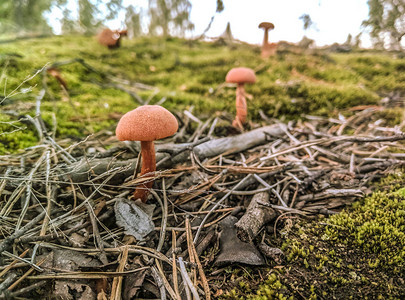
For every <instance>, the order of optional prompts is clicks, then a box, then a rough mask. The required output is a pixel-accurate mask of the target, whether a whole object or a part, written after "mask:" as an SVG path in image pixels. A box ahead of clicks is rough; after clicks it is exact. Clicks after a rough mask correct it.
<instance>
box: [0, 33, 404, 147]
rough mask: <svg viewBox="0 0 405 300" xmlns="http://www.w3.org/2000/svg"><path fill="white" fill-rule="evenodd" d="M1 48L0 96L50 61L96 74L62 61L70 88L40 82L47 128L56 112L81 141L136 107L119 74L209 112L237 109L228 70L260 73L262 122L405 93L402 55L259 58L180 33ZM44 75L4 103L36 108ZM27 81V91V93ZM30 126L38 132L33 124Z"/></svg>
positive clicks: (250, 88) (395, 118) (62, 132)
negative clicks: (114, 44) (115, 42)
mask: <svg viewBox="0 0 405 300" xmlns="http://www.w3.org/2000/svg"><path fill="white" fill-rule="evenodd" d="M0 53H7V54H4V55H1V56H0V66H1V68H2V72H3V74H4V75H3V81H2V82H0V88H1V89H2V90H4V91H5V92H6V94H7V93H9V92H11V91H13V90H14V89H16V88H17V87H18V86H19V85H20V84H21V83H22V82H23V81H24V79H25V78H26V77H27V76H29V75H33V74H35V72H36V71H37V70H40V69H41V68H42V67H43V66H45V65H49V64H53V63H55V62H63V61H69V60H72V59H77V58H80V59H82V60H83V61H84V62H86V63H87V64H88V65H90V66H91V67H93V68H94V69H95V70H96V71H97V72H94V71H93V70H91V69H88V68H86V67H85V66H83V65H82V64H80V63H78V62H72V63H70V64H67V65H62V66H60V67H59V70H60V72H61V75H62V77H63V78H64V79H65V80H66V82H67V85H68V95H66V94H64V93H63V92H62V90H61V88H60V86H59V83H58V82H57V81H56V80H55V79H54V78H52V77H49V76H48V78H47V79H46V80H45V82H46V84H47V86H48V93H47V94H46V95H45V97H44V99H43V101H42V114H43V118H44V119H45V120H46V122H47V124H48V125H49V126H52V124H53V123H52V118H53V117H52V115H53V114H54V119H56V120H57V127H56V133H57V138H63V137H66V136H76V137H79V138H81V137H83V136H85V135H87V134H91V133H94V132H97V131H99V130H102V129H110V130H112V129H113V128H114V125H115V124H116V122H117V117H118V116H119V115H120V114H123V113H125V112H126V111H128V110H130V109H133V108H135V107H137V106H138V105H139V103H137V101H135V100H133V99H131V97H130V96H129V95H128V94H127V93H125V92H123V91H122V90H120V89H117V88H114V87H113V86H112V85H111V84H112V83H113V84H118V85H122V84H123V82H124V81H129V82H131V84H129V85H125V84H124V86H125V87H126V88H127V89H133V88H134V86H135V83H143V84H149V85H151V86H153V87H154V88H155V89H158V90H159V92H158V93H155V91H150V90H141V89H135V90H134V91H136V92H137V94H138V95H139V96H140V97H142V98H143V99H148V98H149V97H151V99H150V103H151V104H153V103H156V102H158V101H160V100H161V99H162V98H166V101H165V102H164V104H163V105H164V106H165V107H166V108H168V109H169V110H176V111H182V110H184V109H187V108H189V107H190V106H194V107H195V110H194V113H196V114H198V116H199V117H200V118H205V117H209V116H211V115H212V114H213V113H215V112H217V111H227V112H229V113H230V114H234V113H235V105H234V101H235V89H234V88H231V87H224V86H223V85H222V84H223V83H224V79H225V75H226V73H227V72H228V71H229V70H230V69H231V68H233V67H239V66H245V67H250V68H253V69H255V70H256V71H257V72H256V74H257V82H256V83H255V84H253V85H247V86H246V91H247V93H249V94H250V95H252V97H251V98H249V100H248V110H249V113H248V118H249V119H251V120H253V121H258V120H260V115H259V110H262V111H264V112H265V113H266V114H267V115H269V116H271V117H276V118H279V119H287V120H289V119H297V118H300V117H301V116H302V114H314V115H328V116H335V115H336V114H337V113H338V112H339V111H340V110H342V109H347V108H350V107H352V106H355V105H359V104H361V105H364V104H376V103H377V102H378V100H379V98H380V97H379V96H377V94H379V93H380V92H386V91H403V90H404V82H405V78H404V76H405V75H404V74H405V72H403V70H404V65H405V59H403V58H402V59H401V58H396V57H393V56H391V55H390V54H381V53H380V54H374V53H350V54H336V55H329V54H325V53H322V52H319V53H314V54H305V55H300V54H295V53H290V52H288V51H285V52H282V53H279V54H278V55H276V56H274V57H271V58H270V59H269V60H268V61H266V62H264V61H263V60H262V59H261V58H260V55H259V48H258V47H256V46H250V45H235V46H233V47H227V46H222V45H218V44H215V43H207V42H191V41H187V40H182V39H177V38H175V39H166V40H165V39H161V38H150V37H142V38H137V39H135V40H128V39H124V40H123V42H122V47H121V48H119V49H116V50H114V51H110V50H109V49H107V48H104V47H101V46H100V45H99V44H98V43H97V41H96V39H95V38H94V37H85V36H55V37H48V38H41V39H27V40H19V41H15V42H12V43H7V44H1V45H0ZM111 77H113V78H114V80H112V79H111ZM5 79H7V81H5ZM42 79H43V78H42V76H41V74H37V75H36V76H34V77H33V78H32V79H31V80H29V81H28V82H26V83H24V84H23V85H22V86H21V87H19V88H18V89H17V92H20V93H19V94H17V95H15V96H14V97H12V98H11V99H8V101H5V103H3V107H2V108H3V109H4V110H7V109H15V107H20V109H19V111H18V113H19V114H22V115H23V114H27V113H28V114H31V115H33V114H34V110H33V107H34V103H35V97H36V95H37V94H38V93H39V91H40V89H41V88H42V82H43V81H42ZM29 88H31V89H32V92H31V93H27V91H29ZM21 92H23V93H21ZM348 113H350V112H348ZM381 117H382V118H384V117H386V118H387V122H389V124H398V122H400V121H401V120H402V118H403V116H400V115H399V114H398V110H397V111H396V112H392V113H391V112H389V113H387V114H386V115H384V112H381ZM10 119H11V120H12V121H17V119H16V118H14V119H13V118H10ZM77 120H80V122H77ZM26 133H27V134H28V135H32V136H35V135H36V134H35V132H34V131H33V129H32V128H30V127H28V128H27V129H26ZM13 134H14V133H12V134H11V135H13ZM20 146H22V145H20ZM10 147H11V143H6V144H5V146H3V148H4V149H6V150H4V151H8V150H7V149H9V150H10V151H15V150H16V148H10ZM13 147H16V146H13Z"/></svg>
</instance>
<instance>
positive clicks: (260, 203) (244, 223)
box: [235, 187, 277, 242]
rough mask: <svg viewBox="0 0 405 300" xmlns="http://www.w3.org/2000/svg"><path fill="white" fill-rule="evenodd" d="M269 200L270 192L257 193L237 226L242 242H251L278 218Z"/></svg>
mask: <svg viewBox="0 0 405 300" xmlns="http://www.w3.org/2000/svg"><path fill="white" fill-rule="evenodd" d="M259 188H262V187H259ZM269 199H270V196H269V193H268V192H261V193H257V194H255V195H254V196H253V197H252V200H251V201H250V203H249V206H248V208H247V210H246V213H245V214H244V215H243V216H242V217H241V218H240V219H239V221H238V222H236V224H235V227H236V228H237V232H238V237H239V238H240V239H241V240H242V241H244V242H251V241H252V240H253V239H254V238H255V237H256V236H257V234H258V233H259V231H260V229H261V228H262V227H263V226H264V225H265V224H266V223H268V222H270V221H271V220H273V219H275V218H276V217H277V212H276V211H275V210H274V209H273V208H271V207H270V204H271V203H270V200H269Z"/></svg>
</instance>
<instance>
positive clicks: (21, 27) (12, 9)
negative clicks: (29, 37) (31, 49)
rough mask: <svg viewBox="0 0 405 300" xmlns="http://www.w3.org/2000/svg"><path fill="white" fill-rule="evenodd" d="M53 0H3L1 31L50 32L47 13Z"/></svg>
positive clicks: (1, 5)
mask: <svg viewBox="0 0 405 300" xmlns="http://www.w3.org/2000/svg"><path fill="white" fill-rule="evenodd" d="M52 2H53V0H1V1H0V31H1V32H8V33H18V34H23V33H40V34H50V33H52V28H51V27H50V26H49V25H48V23H47V20H46V16H45V13H46V12H48V11H49V10H50V8H51V4H52Z"/></svg>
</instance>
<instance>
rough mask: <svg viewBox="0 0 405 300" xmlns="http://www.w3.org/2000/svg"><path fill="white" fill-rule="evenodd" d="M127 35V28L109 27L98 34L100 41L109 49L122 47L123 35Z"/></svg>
mask: <svg viewBox="0 0 405 300" xmlns="http://www.w3.org/2000/svg"><path fill="white" fill-rule="evenodd" d="M126 35H127V30H120V31H119V30H111V29H109V28H105V29H103V30H102V31H101V32H100V33H99V35H98V36H97V39H98V42H99V43H100V44H101V45H103V46H107V47H108V49H115V48H119V47H120V40H121V37H123V36H126Z"/></svg>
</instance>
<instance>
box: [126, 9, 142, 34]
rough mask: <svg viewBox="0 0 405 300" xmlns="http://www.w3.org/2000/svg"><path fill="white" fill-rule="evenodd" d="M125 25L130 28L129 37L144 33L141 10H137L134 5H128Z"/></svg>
mask: <svg viewBox="0 0 405 300" xmlns="http://www.w3.org/2000/svg"><path fill="white" fill-rule="evenodd" d="M125 27H126V28H127V30H128V36H129V38H133V37H136V36H140V35H141V34H142V25H141V11H137V10H136V8H135V7H134V6H133V5H130V6H128V7H127V9H126V13H125Z"/></svg>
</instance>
